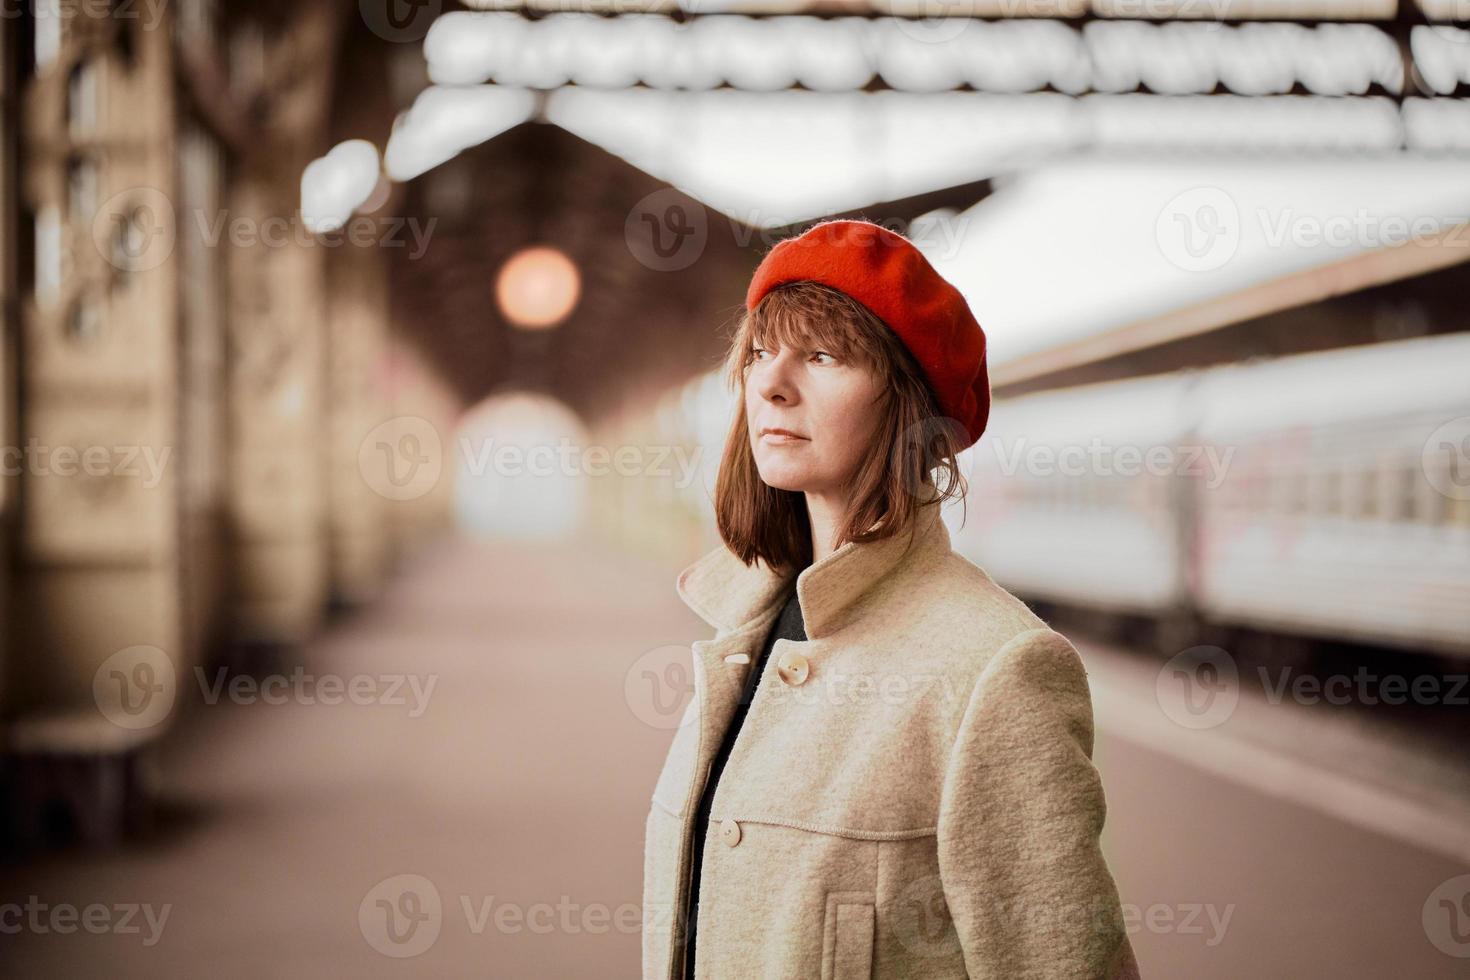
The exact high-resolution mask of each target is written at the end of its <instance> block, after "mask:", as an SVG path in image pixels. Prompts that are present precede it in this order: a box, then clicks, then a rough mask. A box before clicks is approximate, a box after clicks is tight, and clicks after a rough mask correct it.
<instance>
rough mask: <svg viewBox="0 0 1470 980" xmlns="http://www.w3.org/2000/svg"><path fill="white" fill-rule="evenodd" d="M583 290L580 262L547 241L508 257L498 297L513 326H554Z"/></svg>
mask: <svg viewBox="0 0 1470 980" xmlns="http://www.w3.org/2000/svg"><path fill="white" fill-rule="evenodd" d="M581 292H582V277H581V275H580V274H579V273H578V272H577V266H576V263H574V262H573V261H572V260H571V259H569V258H567V256H566V254H565V253H564V252H562V251H561V250H559V249H555V248H551V247H550V246H546V245H538V246H535V247H532V248H526V249H522V250H521V251H519V252H517V253H516V254H514V255H512V256H511V257H510V258H509V259H507V260H506V262H505V264H504V265H503V266H501V267H500V275H499V276H498V277H496V280H495V300H496V302H497V303H498V304H499V305H500V311H501V313H502V314H504V316H505V318H506V320H508V321H509V322H510V323H511V324H512V325H513V326H517V327H521V328H522V329H526V330H541V329H545V328H547V327H554V326H556V325H557V324H559V323H561V322H562V321H563V320H565V319H566V318H567V316H568V315H569V314H570V313H571V312H572V309H573V308H574V307H575V306H576V305H577V299H578V297H579V296H580V295H581Z"/></svg>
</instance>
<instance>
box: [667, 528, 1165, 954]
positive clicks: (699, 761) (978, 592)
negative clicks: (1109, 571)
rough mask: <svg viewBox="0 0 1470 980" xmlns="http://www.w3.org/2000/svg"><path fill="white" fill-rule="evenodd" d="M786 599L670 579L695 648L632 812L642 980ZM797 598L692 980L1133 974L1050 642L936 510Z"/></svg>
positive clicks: (671, 913) (744, 773) (870, 545)
mask: <svg viewBox="0 0 1470 980" xmlns="http://www.w3.org/2000/svg"><path fill="white" fill-rule="evenodd" d="M906 547H907V550H905V549H906ZM789 581H790V579H789V577H778V576H777V575H776V574H775V573H773V572H771V571H770V570H769V569H767V568H766V566H765V565H763V564H757V565H755V566H749V567H748V566H746V565H744V564H742V563H741V562H740V560H739V559H737V558H736V557H735V556H734V554H733V553H732V552H730V551H729V550H728V549H726V548H725V547H723V546H721V547H719V548H717V549H715V550H714V551H712V552H710V553H709V554H706V555H705V556H704V557H702V558H700V559H699V560H698V561H696V562H695V563H694V564H692V565H690V566H689V567H687V568H686V569H684V570H683V571H682V572H681V573H680V574H679V577H678V582H677V591H678V594H679V596H680V597H681V598H682V599H683V600H684V602H685V603H686V604H687V605H688V606H689V607H690V608H691V609H693V610H694V611H695V612H696V613H698V614H699V615H700V617H702V618H703V619H704V620H706V621H707V622H708V623H709V624H710V625H711V626H713V627H714V628H715V630H716V633H715V636H714V637H713V638H712V639H709V640H699V641H696V642H695V643H694V644H693V647H692V652H693V677H694V697H693V699H692V700H691V701H690V702H689V706H688V708H687V710H686V711H685V713H684V716H683V720H682V723H681V724H680V726H679V728H678V729H677V731H676V732H675V735H674V739H673V743H672V745H671V746H670V749H669V753H668V756H667V758H666V760H665V763H664V766H663V770H662V771H661V772H660V774H659V776H658V780H657V785H656V787H655V788H654V790H653V796H652V803H651V806H650V809H649V812H648V818H647V823H646V827H645V844H644V880H643V903H644V931H643V977H644V980H674V978H678V977H682V975H683V965H684V964H683V955H682V953H683V948H682V945H680V944H679V943H676V942H675V941H674V940H675V938H676V936H681V935H682V930H681V929H680V928H679V927H678V923H679V922H681V921H682V917H683V916H684V915H685V914H686V912H687V900H688V895H687V888H688V884H689V870H690V869H689V863H690V857H691V853H692V852H691V848H690V844H691V842H690V839H689V838H690V836H691V835H692V828H693V818H694V813H695V808H696V806H697V801H698V795H699V793H700V791H701V789H702V787H703V784H704V779H705V777H706V776H707V774H708V767H709V765H710V761H711V759H712V758H713V756H714V753H715V750H716V748H717V746H718V744H719V742H720V738H721V736H722V734H723V732H724V731H725V729H726V727H727V726H728V724H729V722H730V720H731V718H732V715H733V711H734V707H735V704H736V702H737V701H738V699H739V697H740V693H741V690H742V685H743V684H744V681H745V674H746V672H747V671H748V670H750V669H751V661H753V660H754V659H755V656H756V655H757V654H758V653H759V651H760V646H761V644H762V642H763V640H764V638H765V635H766V633H767V631H768V629H769V628H770V626H771V624H772V622H773V621H774V619H775V617H776V615H777V614H778V613H779V610H780V606H781V604H782V597H783V594H784V587H785V586H786V585H787V583H788V582H789ZM796 591H797V600H798V602H799V603H800V605H801V610H802V615H803V618H804V620H805V625H806V635H807V640H806V641H805V642H796V641H792V640H786V639H778V640H777V641H776V644H775V646H774V647H773V648H772V650H771V653H770V662H769V664H768V665H767V669H766V670H765V672H764V674H763V676H762V677H761V679H760V682H759V686H758V687H757V689H756V692H755V696H754V699H753V701H752V702H751V706H750V709H749V714H748V715H747V717H746V720H745V724H744V726H743V727H742V729H741V732H740V737H739V739H738V741H737V743H736V745H735V747H734V750H733V752H732V753H731V755H730V758H729V760H728V762H727V764H726V768H725V770H724V773H723V775H722V777H721V779H720V782H719V785H718V787H717V790H716V793H715V798H714V800H713V805H712V811H711V819H710V827H709V836H708V838H707V841H706V843H705V850H704V858H703V863H702V865H701V878H700V911H699V921H698V939H697V947H696V964H695V966H696V968H695V973H696V976H695V978H694V980H752V978H762V980H854V978H884V980H887V978H892V980H898V978H905V980H907V978H914V980H918V978H924V980H945V978H959V977H976V978H985V980H1029V978H1035V980H1042V978H1045V980H1112V978H1115V977H1134V976H1137V966H1136V962H1135V961H1134V959H1133V951H1132V948H1131V946H1130V944H1129V942H1128V939H1127V935H1126V932H1125V930H1124V924H1123V920H1122V914H1121V909H1120V903H1119V897H1118V892H1117V888H1116V886H1115V884H1114V882H1113V878H1112V876H1111V874H1110V873H1109V870H1108V867H1107V865H1106V863H1105V862H1104V860H1103V857H1102V854H1101V852H1100V850H1099V847H1098V835H1099V833H1100V831H1101V830H1102V826H1103V820H1104V813H1105V804H1104V798H1103V789H1102V785H1101V783H1100V781H1099V778H1098V773H1097V770H1096V769H1095V768H1094V766H1093V765H1092V761H1091V754H1092V740H1093V727H1092V707H1091V699H1090V695H1089V690H1088V686H1087V678H1086V673H1085V671H1084V669H1083V666H1082V663H1081V661H1080V659H1079V658H1078V655H1077V652H1076V650H1075V649H1074V648H1073V646H1072V644H1071V643H1070V642H1068V640H1067V639H1066V638H1065V637H1063V636H1062V635H1061V634H1060V633H1057V632H1055V631H1053V630H1052V629H1050V628H1048V627H1047V625H1046V624H1045V623H1044V622H1043V621H1042V620H1041V619H1039V618H1038V617H1037V616H1036V615H1034V614H1033V613H1032V612H1031V611H1030V610H1029V609H1027V608H1026V606H1025V605H1024V604H1023V603H1022V602H1021V601H1020V600H1018V599H1017V598H1015V597H1014V596H1012V595H1011V594H1010V593H1009V592H1007V591H1006V590H1004V589H1003V588H1001V587H1000V586H999V585H997V584H996V583H995V582H994V581H993V580H992V579H991V578H990V577H989V576H988V575H987V574H986V573H985V572H984V571H983V570H982V569H981V568H980V567H979V566H977V565H975V564H973V563H972V562H970V561H969V560H968V559H966V558H964V557H963V556H961V555H959V554H957V553H956V552H954V551H953V550H952V549H951V547H950V537H949V531H948V529H947V527H946V526H945V524H944V522H943V520H942V519H941V518H940V516H939V508H938V507H937V506H929V507H924V508H921V510H920V516H919V518H918V526H917V528H916V530H915V532H914V534H913V535H912V536H911V539H910V536H905V535H899V536H895V537H890V538H888V539H885V540H882V541H877V542H867V543H857V542H847V543H846V544H844V545H842V546H841V547H840V548H838V549H837V550H835V551H834V552H833V553H831V554H829V555H828V556H826V557H825V558H823V559H822V560H821V561H818V562H816V563H815V564H813V565H811V566H809V567H808V568H806V569H804V570H803V571H802V572H801V574H800V575H799V577H798V578H797V581H796Z"/></svg>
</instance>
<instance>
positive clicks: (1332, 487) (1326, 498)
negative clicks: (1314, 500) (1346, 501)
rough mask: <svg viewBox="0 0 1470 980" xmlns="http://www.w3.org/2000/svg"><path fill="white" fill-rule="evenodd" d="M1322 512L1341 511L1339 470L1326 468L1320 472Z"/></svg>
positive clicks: (1337, 512)
mask: <svg viewBox="0 0 1470 980" xmlns="http://www.w3.org/2000/svg"><path fill="white" fill-rule="evenodd" d="M1320 509H1321V511H1322V513H1323V514H1338V515H1340V514H1342V513H1343V510H1344V508H1343V477H1342V472H1341V471H1339V470H1328V471H1327V472H1325V473H1323V474H1322V502H1321V507H1320Z"/></svg>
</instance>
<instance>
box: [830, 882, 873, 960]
mask: <svg viewBox="0 0 1470 980" xmlns="http://www.w3.org/2000/svg"><path fill="white" fill-rule="evenodd" d="M874 915H875V912H874V907H873V895H872V894H871V893H869V892H833V893H831V894H829V895H828V896H827V923H826V927H825V928H824V929H823V932H822V944H823V945H822V980H872V976H873V926H874Z"/></svg>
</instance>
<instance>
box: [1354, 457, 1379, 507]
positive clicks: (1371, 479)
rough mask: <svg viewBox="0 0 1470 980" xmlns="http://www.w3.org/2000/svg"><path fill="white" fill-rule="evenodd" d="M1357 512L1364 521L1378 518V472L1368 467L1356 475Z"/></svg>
mask: <svg viewBox="0 0 1470 980" xmlns="http://www.w3.org/2000/svg"><path fill="white" fill-rule="evenodd" d="M1355 483H1356V486H1357V495H1358V496H1357V512H1358V514H1359V515H1361V516H1362V517H1364V518H1366V519H1370V520H1371V519H1372V518H1375V517H1377V516H1378V470H1376V469H1374V468H1372V467H1368V468H1367V469H1364V470H1363V471H1362V472H1361V473H1359V474H1358V478H1357V480H1356V481H1355Z"/></svg>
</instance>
